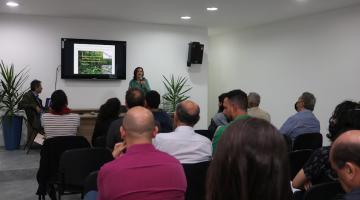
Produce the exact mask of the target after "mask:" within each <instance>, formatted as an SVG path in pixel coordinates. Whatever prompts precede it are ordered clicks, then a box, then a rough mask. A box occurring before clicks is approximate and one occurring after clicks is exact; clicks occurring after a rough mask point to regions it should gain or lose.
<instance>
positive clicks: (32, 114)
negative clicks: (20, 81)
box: [19, 80, 44, 140]
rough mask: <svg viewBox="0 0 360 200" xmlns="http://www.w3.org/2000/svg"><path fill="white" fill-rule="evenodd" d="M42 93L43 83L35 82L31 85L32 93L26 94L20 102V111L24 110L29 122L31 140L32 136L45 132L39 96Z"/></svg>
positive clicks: (42, 108)
mask: <svg viewBox="0 0 360 200" xmlns="http://www.w3.org/2000/svg"><path fill="white" fill-rule="evenodd" d="M41 91H42V86H41V81H39V80H33V81H31V83H30V91H28V92H26V93H25V94H24V96H23V98H22V99H21V101H20V102H19V109H24V110H25V113H26V116H27V120H28V126H27V127H28V135H27V137H28V138H27V139H28V140H29V139H30V137H31V135H33V134H34V132H35V133H38V132H40V131H42V130H43V128H42V127H41V120H40V116H41V113H42V112H43V110H44V107H43V105H42V101H41V99H40V98H39V94H40V93H41Z"/></svg>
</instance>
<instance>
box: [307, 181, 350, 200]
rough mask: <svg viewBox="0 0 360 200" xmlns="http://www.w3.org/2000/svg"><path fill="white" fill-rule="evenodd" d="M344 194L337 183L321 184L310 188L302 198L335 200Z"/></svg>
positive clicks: (308, 199)
mask: <svg viewBox="0 0 360 200" xmlns="http://www.w3.org/2000/svg"><path fill="white" fill-rule="evenodd" d="M344 194H345V192H344V190H343V189H342V188H341V185H340V183H339V182H330V183H323V184H318V185H314V186H312V187H311V188H310V189H309V190H308V191H307V192H306V193H305V196H304V200H336V199H342V197H343V195H344Z"/></svg>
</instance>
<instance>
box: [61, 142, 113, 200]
mask: <svg viewBox="0 0 360 200" xmlns="http://www.w3.org/2000/svg"><path fill="white" fill-rule="evenodd" d="M113 159H114V158H113V156H112V154H111V152H110V151H109V150H108V149H105V148H92V149H74V150H69V151H65V152H64V153H63V155H62V156H61V158H60V163H59V184H58V187H57V188H56V189H57V191H58V197H59V200H60V199H61V195H66V194H79V193H81V194H82V196H83V193H82V192H83V186H84V182H85V179H86V177H87V176H88V175H89V174H90V173H91V172H93V171H97V170H99V169H100V167H101V166H102V165H103V164H105V163H107V162H109V161H112V160H113Z"/></svg>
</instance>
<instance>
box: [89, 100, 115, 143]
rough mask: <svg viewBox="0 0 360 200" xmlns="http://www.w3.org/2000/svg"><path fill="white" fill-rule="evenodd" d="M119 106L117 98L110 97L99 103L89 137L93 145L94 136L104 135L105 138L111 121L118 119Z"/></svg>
mask: <svg viewBox="0 0 360 200" xmlns="http://www.w3.org/2000/svg"><path fill="white" fill-rule="evenodd" d="M120 106H121V103H120V100H119V99H118V98H110V99H108V100H107V101H106V102H105V103H104V104H103V105H101V107H100V110H99V114H98V116H97V119H96V123H95V127H94V132H93V135H92V139H91V143H92V145H93V146H94V145H95V141H96V138H98V137H104V140H105V137H106V133H107V131H108V129H109V126H110V124H111V122H113V121H114V120H117V119H119V114H120Z"/></svg>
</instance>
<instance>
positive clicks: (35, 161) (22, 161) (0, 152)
mask: <svg viewBox="0 0 360 200" xmlns="http://www.w3.org/2000/svg"><path fill="white" fill-rule="evenodd" d="M39 152H40V151H39V150H31V151H30V153H29V154H26V152H25V151H23V150H15V151H6V150H4V148H3V147H0V191H1V194H0V199H4V200H5V199H11V200H36V199H38V197H37V196H36V195H35V193H36V190H37V185H38V184H37V181H36V172H37V169H38V166H39V160H40V155H39ZM46 199H50V198H49V197H46ZM61 199H62V200H79V199H81V198H80V195H68V196H64V197H62V198H61Z"/></svg>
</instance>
